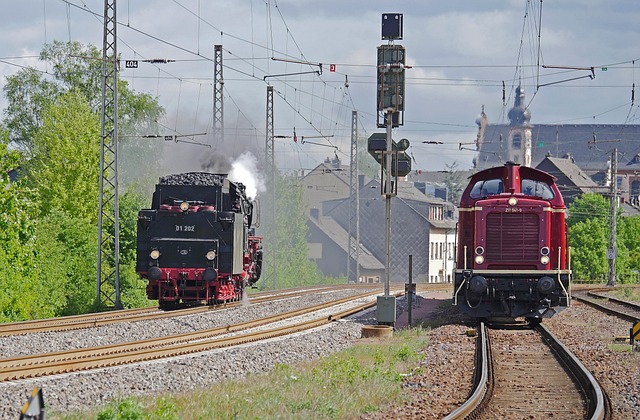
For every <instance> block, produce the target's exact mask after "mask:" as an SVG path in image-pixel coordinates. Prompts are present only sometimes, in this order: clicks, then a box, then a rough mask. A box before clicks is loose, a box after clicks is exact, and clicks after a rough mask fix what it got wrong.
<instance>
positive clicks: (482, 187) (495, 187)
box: [469, 178, 502, 198]
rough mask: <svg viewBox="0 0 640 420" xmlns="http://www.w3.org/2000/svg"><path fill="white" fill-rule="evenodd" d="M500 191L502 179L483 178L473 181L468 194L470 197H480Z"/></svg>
mask: <svg viewBox="0 0 640 420" xmlns="http://www.w3.org/2000/svg"><path fill="white" fill-rule="evenodd" d="M501 192H502V179H500V178H496V179H485V180H482V181H478V182H476V183H475V185H474V186H473V188H472V189H471V192H470V193H469V196H470V197H471V198H482V197H487V196H490V195H495V194H500V193H501Z"/></svg>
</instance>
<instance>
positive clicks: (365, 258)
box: [309, 216, 385, 270]
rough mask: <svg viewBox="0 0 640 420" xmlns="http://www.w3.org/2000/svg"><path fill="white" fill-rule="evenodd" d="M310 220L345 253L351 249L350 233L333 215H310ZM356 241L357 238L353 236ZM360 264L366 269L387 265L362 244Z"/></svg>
mask: <svg viewBox="0 0 640 420" xmlns="http://www.w3.org/2000/svg"><path fill="white" fill-rule="evenodd" d="M309 221H310V222H311V223H313V224H314V225H315V226H316V227H317V228H318V229H319V230H320V231H322V232H324V233H325V234H326V235H327V236H328V237H329V238H330V239H331V240H332V241H333V242H334V243H335V244H336V245H338V246H339V247H340V248H341V249H342V250H343V251H344V252H345V253H348V252H349V251H348V250H349V244H348V239H347V238H348V233H347V231H346V230H344V229H343V228H342V226H340V225H339V224H338V223H337V222H336V221H335V220H334V219H333V218H332V217H328V216H319V217H309ZM352 241H353V242H354V243H355V239H354V238H352ZM358 264H359V265H360V266H361V267H362V268H365V269H370V270H384V268H385V266H384V264H382V263H381V262H380V260H378V259H377V258H376V257H374V256H373V254H372V253H371V251H369V250H368V249H367V248H366V247H365V246H363V245H362V244H360V253H359V254H358Z"/></svg>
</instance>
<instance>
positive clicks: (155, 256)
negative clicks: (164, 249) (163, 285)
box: [149, 249, 160, 260]
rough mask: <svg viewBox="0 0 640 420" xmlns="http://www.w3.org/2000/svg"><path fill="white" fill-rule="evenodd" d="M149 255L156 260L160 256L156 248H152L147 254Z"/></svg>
mask: <svg viewBox="0 0 640 420" xmlns="http://www.w3.org/2000/svg"><path fill="white" fill-rule="evenodd" d="M149 257H151V259H152V260H157V259H158V258H160V251H158V250H157V249H154V250H153V251H151V253H150V254H149Z"/></svg>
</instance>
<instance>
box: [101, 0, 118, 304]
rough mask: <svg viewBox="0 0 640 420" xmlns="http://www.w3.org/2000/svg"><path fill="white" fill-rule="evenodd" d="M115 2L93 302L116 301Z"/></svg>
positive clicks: (108, 7)
mask: <svg viewBox="0 0 640 420" xmlns="http://www.w3.org/2000/svg"><path fill="white" fill-rule="evenodd" d="M116 28H117V21H116V0H105V1H104V32H103V38H102V39H103V43H102V115H101V118H100V126H101V131H100V192H99V198H98V270H97V281H96V289H97V290H96V301H97V303H98V304H102V305H106V306H111V305H113V306H115V307H116V308H117V309H121V308H122V303H121V302H120V274H119V273H120V267H119V265H120V258H119V256H120V240H119V236H120V223H119V210H118V88H117V82H118V51H117V48H116V39H117V37H116Z"/></svg>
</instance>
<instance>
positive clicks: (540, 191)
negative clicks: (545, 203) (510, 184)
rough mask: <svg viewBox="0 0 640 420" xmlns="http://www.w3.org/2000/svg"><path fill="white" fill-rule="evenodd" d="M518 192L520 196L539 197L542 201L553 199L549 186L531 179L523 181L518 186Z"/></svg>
mask: <svg viewBox="0 0 640 420" xmlns="http://www.w3.org/2000/svg"><path fill="white" fill-rule="evenodd" d="M520 191H522V194H525V195H531V196H535V197H540V198H542V199H544V200H551V199H553V197H555V195H554V194H553V190H552V189H551V187H550V186H549V184H547V183H546V182H542V181H536V180H533V179H523V180H522V183H521V184H520Z"/></svg>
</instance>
